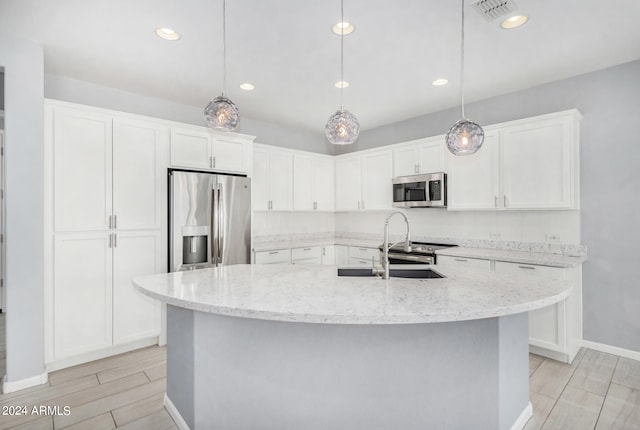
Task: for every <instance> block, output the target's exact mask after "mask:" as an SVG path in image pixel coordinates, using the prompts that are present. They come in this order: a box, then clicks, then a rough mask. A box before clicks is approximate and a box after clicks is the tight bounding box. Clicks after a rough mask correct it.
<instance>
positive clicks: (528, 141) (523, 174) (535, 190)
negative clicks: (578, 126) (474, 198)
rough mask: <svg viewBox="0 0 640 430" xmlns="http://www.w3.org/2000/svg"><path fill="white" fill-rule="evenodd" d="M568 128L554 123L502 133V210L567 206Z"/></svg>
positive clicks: (568, 181)
mask: <svg viewBox="0 0 640 430" xmlns="http://www.w3.org/2000/svg"><path fill="white" fill-rule="evenodd" d="M568 130H569V126H568V125H567V123H566V122H561V121H559V120H557V119H554V120H547V121H539V122H534V123H532V124H525V125H520V126H514V127H507V128H505V129H504V130H503V140H502V165H503V177H502V180H503V184H504V194H505V196H506V204H505V207H506V208H513V209H524V208H533V209H536V208H568V207H570V206H571V153H570V151H571V141H570V137H569V131H568Z"/></svg>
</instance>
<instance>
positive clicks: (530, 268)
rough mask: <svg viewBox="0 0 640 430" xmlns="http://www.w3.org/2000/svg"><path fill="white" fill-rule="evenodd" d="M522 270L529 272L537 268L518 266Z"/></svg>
mask: <svg viewBox="0 0 640 430" xmlns="http://www.w3.org/2000/svg"><path fill="white" fill-rule="evenodd" d="M518 267H519V268H521V269H529V270H536V268H535V267H531V266H518Z"/></svg>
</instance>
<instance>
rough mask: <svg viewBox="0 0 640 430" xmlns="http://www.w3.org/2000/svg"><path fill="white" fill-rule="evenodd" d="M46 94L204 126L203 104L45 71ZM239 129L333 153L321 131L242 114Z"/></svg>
mask: <svg viewBox="0 0 640 430" xmlns="http://www.w3.org/2000/svg"><path fill="white" fill-rule="evenodd" d="M44 95H45V97H47V98H51V99H56V100H63V101H67V102H72V103H80V104H85V105H89V106H96V107H101V108H105V109H113V110H117V111H121V112H129V113H134V114H138V115H146V116H150V117H153V118H162V119H166V120H171V121H178V122H184V123H187V124H194V125H200V126H204V125H205V121H204V112H203V110H204V106H189V105H185V104H180V103H174V102H170V101H167V100H163V99H158V98H155V97H149V96H144V95H141V94H135V93H130V92H127V91H122V90H118V89H116V88H109V87H104V86H101V85H96V84H92V83H90V82H84V81H79V80H75V79H70V78H65V77H61V76H53V75H46V76H45V80H44ZM236 131H237V132H238V133H244V134H249V135H252V136H256V142H259V143H264V144H267V145H275V146H282V147H285V148H291V149H301V150H303V151H311V152H318V153H321V154H332V153H333V148H332V146H333V145H331V144H330V143H328V142H327V141H326V139H325V138H324V135H322V134H320V133H314V132H311V131H308V130H302V129H296V128H293V127H286V126H283V125H279V124H275V123H273V122H267V121H261V120H256V119H252V118H247V117H246V116H241V118H240V125H239V127H238V129H237V130H236Z"/></svg>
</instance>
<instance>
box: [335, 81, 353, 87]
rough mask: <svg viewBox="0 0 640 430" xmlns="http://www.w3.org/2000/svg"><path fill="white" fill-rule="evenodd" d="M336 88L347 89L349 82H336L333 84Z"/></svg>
mask: <svg viewBox="0 0 640 430" xmlns="http://www.w3.org/2000/svg"><path fill="white" fill-rule="evenodd" d="M333 85H334V86H335V87H336V88H347V87H348V86H349V82H347V81H338V82H336V83H335V84H333Z"/></svg>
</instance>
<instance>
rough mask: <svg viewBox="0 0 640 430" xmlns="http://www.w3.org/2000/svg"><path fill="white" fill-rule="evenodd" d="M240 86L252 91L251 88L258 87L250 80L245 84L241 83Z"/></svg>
mask: <svg viewBox="0 0 640 430" xmlns="http://www.w3.org/2000/svg"><path fill="white" fill-rule="evenodd" d="M240 88H241V89H243V90H245V91H251V90H254V89H255V88H256V87H255V85H252V84H250V83H249V82H245V83H244V84H240Z"/></svg>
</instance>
